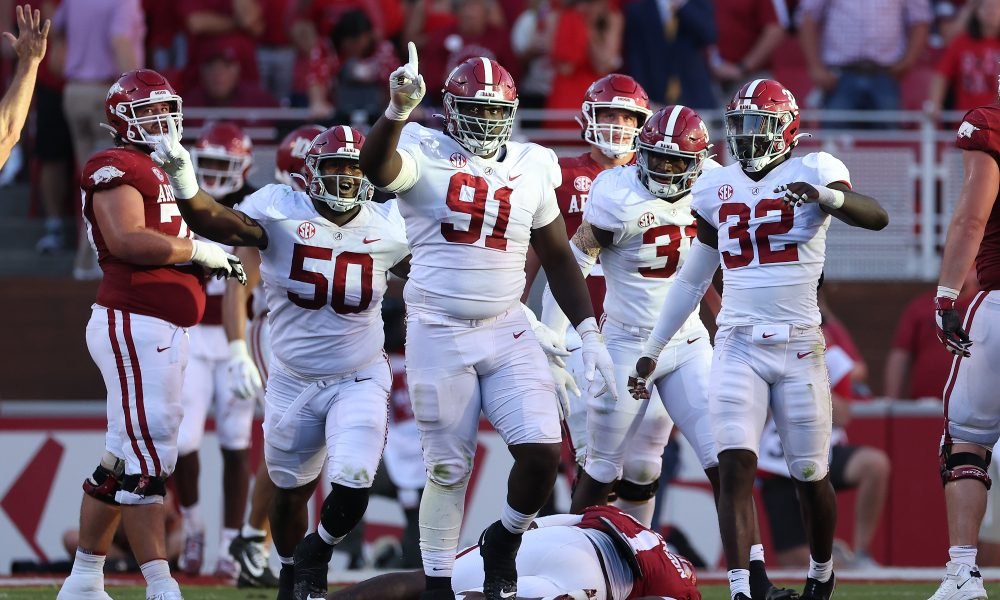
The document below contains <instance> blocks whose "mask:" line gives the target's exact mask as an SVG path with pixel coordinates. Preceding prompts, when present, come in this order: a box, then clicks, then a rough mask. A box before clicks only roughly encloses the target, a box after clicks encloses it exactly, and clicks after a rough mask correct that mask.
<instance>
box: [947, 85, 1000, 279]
mask: <svg viewBox="0 0 1000 600" xmlns="http://www.w3.org/2000/svg"><path fill="white" fill-rule="evenodd" d="M955 145H956V146H958V147H959V148H961V149H962V150H979V151H982V152H985V153H987V154H989V155H990V156H992V157H993V159H994V160H996V161H997V162H998V163H1000V105H996V104H991V105H989V106H980V107H979V108H976V109H973V110H971V111H969V112H968V113H966V115H965V119H964V120H963V121H962V125H961V126H960V127H959V128H958V138H957V139H956V140H955ZM976 275H977V276H978V277H979V287H980V289H982V290H987V291H989V290H997V289H1000V203H997V202H996V200H995V199H994V202H993V210H992V211H990V217H989V219H988V220H987V221H986V231H985V232H984V234H983V241H982V243H981V244H980V245H979V254H977V255H976Z"/></svg>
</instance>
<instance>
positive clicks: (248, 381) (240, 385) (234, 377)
mask: <svg viewBox="0 0 1000 600" xmlns="http://www.w3.org/2000/svg"><path fill="white" fill-rule="evenodd" d="M226 372H227V374H228V375H229V391H230V392H232V394H233V396H235V397H236V398H239V399H240V400H249V399H251V398H256V397H257V394H259V393H260V391H261V390H262V389H264V384H263V382H262V381H261V380H260V373H259V372H258V371H257V365H255V364H254V362H253V359H251V358H250V352H249V351H248V350H247V342H246V340H233V341H231V342H229V363H227V364H226Z"/></svg>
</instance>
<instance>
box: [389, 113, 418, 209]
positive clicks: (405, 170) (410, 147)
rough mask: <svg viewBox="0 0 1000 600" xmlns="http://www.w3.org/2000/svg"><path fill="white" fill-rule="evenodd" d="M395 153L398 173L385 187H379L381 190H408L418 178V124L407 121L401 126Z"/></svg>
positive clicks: (397, 191)
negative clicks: (398, 161)
mask: <svg viewBox="0 0 1000 600" xmlns="http://www.w3.org/2000/svg"><path fill="white" fill-rule="evenodd" d="M396 154H398V155H399V158H400V160H401V161H402V165H401V166H400V169H399V175H396V178H395V179H393V180H392V182H391V183H389V184H388V185H386V186H385V187H381V188H379V189H380V190H382V191H383V192H389V193H390V194H401V193H404V192H407V191H409V190H410V189H411V188H412V187H413V186H414V185H416V184H417V180H418V179H420V162H419V160H418V156H419V154H420V126H419V125H417V124H415V123H407V124H406V126H405V127H403V133H402V134H401V135H400V136H399V144H398V145H397V146H396Z"/></svg>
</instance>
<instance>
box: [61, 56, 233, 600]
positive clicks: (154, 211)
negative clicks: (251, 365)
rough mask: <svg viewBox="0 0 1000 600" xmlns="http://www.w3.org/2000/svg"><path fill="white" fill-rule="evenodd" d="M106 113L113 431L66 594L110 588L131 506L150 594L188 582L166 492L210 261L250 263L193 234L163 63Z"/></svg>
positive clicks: (91, 229)
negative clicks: (168, 525)
mask: <svg viewBox="0 0 1000 600" xmlns="http://www.w3.org/2000/svg"><path fill="white" fill-rule="evenodd" d="M106 113H107V121H108V123H107V125H108V128H109V129H111V130H112V132H113V133H114V136H115V142H116V147H114V148H111V149H108V150H103V151H101V152H98V153H97V154H95V155H94V156H93V157H91V159H90V160H89V161H88V162H87V164H86V165H85V166H84V169H83V173H82V193H83V214H84V217H85V218H86V220H87V227H88V234H89V236H90V239H91V240H92V242H93V244H94V246H95V247H96V249H97V253H98V261H99V263H100V266H101V269H102V270H103V271H104V279H103V280H102V281H101V285H100V287H99V288H98V291H97V303H96V304H94V306H93V314H92V316H91V318H90V322H89V324H88V325H87V346H88V348H89V350H90V354H91V356H92V357H93V359H94V362H95V363H97V366H98V368H99V369H100V370H101V374H102V375H103V377H104V383H105V385H106V386H107V389H108V432H107V437H106V442H105V450H106V452H105V454H104V456H103V458H102V459H101V462H100V465H99V466H98V467H97V469H96V470H95V471H94V474H93V475H91V477H90V478H89V479H87V480H86V481H85V482H84V484H83V489H84V492H85V494H84V496H83V505H82V506H81V509H80V540H79V548H78V550H77V553H76V560H75V562H74V564H73V571H72V573H71V574H70V576H69V577H68V578H67V579H66V581H65V582H64V583H63V586H62V589H61V590H60V592H59V595H58V598H60V599H64V600H69V599H73V600H91V599H100V600H104V599H107V598H109V596H108V595H107V594H106V593H105V592H104V576H103V564H104V556H105V554H106V553H107V550H108V547H109V545H110V543H111V539H112V537H113V535H114V532H115V529H116V528H117V525H118V520H119V518H120V519H121V520H122V521H123V525H124V528H125V532H126V534H127V535H128V540H129V544H130V546H131V547H132V550H133V552H134V554H135V558H136V561H137V562H138V563H139V565H140V566H141V568H142V572H143V575H144V576H145V578H146V583H147V587H146V597H147V598H155V599H158V600H176V599H179V598H181V594H180V589H179V588H178V587H177V582H176V581H174V579H173V578H172V577H171V576H170V570H169V568H168V566H167V562H166V561H165V560H163V557H164V556H166V548H165V547H164V544H165V539H164V511H163V494H164V493H165V491H166V488H165V485H164V481H165V480H166V478H167V477H168V476H169V475H170V473H171V472H172V471H173V469H174V465H175V463H176V461H177V429H178V426H179V424H180V420H181V413H182V409H181V403H180V392H181V381H182V380H183V373H184V366H185V364H186V362H187V351H188V340H187V333H186V328H187V327H190V326H192V325H194V324H195V323H197V322H198V321H199V320H200V319H201V316H202V313H203V312H204V310H205V291H204V289H203V287H202V283H203V279H204V275H205V270H206V269H207V270H209V271H210V272H213V273H215V274H216V275H222V276H236V277H239V278H243V277H244V275H243V270H242V266H241V265H240V263H239V260H238V259H237V258H236V257H235V256H232V255H230V254H227V253H226V252H225V251H224V250H222V249H221V248H219V247H218V246H216V245H214V244H209V243H206V242H202V241H198V240H193V239H191V231H190V230H189V229H188V226H187V224H185V222H184V220H182V219H181V213H180V210H179V207H178V205H177V203H176V202H175V198H174V193H173V190H172V188H171V185H170V183H169V182H168V177H167V175H166V173H165V172H164V170H163V169H162V168H160V166H159V165H157V164H156V163H155V162H154V161H153V160H151V158H150V152H151V151H152V150H153V147H154V145H155V144H156V143H158V142H159V140H160V137H161V136H162V135H163V134H164V133H165V131H166V129H167V128H166V127H165V125H166V124H169V125H170V127H169V128H175V129H178V130H179V129H180V127H181V98H180V97H179V96H178V95H177V94H176V93H175V92H174V90H173V88H172V87H171V86H170V83H169V82H168V81H167V80H166V79H165V78H164V77H163V76H162V75H160V74H159V73H157V72H155V71H149V70H138V71H131V72H129V73H126V74H124V75H122V76H121V78H119V79H118V81H116V82H115V83H114V84H113V85H112V86H111V89H110V90H109V91H108V96H107V101H106ZM222 220H223V221H224V220H225V218H224V217H222ZM218 222H219V220H218V219H206V221H205V226H204V227H203V228H202V231H201V232H202V233H204V234H206V235H209V236H211V237H218V238H220V239H222V238H223V237H224V236H220V235H219V233H225V232H226V228H224V227H223V228H222V230H221V231H219V230H218V229H217V227H216V225H217V224H218ZM222 241H229V242H230V243H238V242H239V241H240V240H239V239H232V240H228V239H222Z"/></svg>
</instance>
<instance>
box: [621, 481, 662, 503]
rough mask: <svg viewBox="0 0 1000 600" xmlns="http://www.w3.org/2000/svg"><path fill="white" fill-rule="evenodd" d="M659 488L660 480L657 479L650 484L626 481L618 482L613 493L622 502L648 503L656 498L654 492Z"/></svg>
mask: <svg viewBox="0 0 1000 600" xmlns="http://www.w3.org/2000/svg"><path fill="white" fill-rule="evenodd" d="M659 487H660V478H659V477H657V478H656V479H654V480H653V481H651V482H650V483H635V482H632V481H629V480H627V479H622V480H621V481H619V482H618V486H617V487H616V488H615V492H616V493H617V494H618V497H619V498H621V499H622V500H628V501H629V502H648V501H649V500H652V499H653V498H654V497H656V490H657V489H659Z"/></svg>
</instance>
